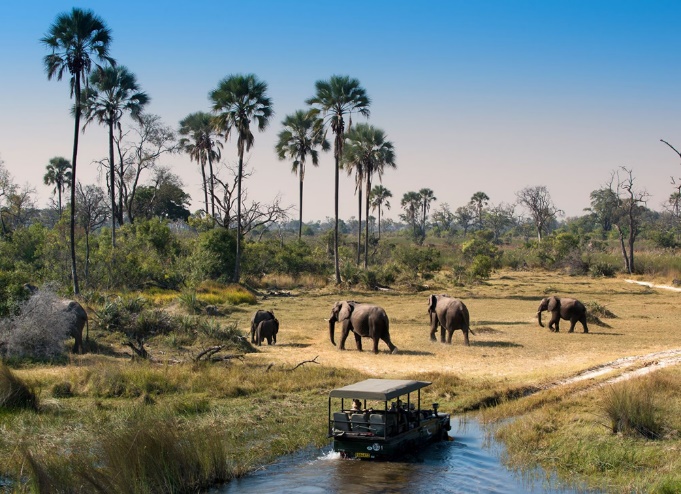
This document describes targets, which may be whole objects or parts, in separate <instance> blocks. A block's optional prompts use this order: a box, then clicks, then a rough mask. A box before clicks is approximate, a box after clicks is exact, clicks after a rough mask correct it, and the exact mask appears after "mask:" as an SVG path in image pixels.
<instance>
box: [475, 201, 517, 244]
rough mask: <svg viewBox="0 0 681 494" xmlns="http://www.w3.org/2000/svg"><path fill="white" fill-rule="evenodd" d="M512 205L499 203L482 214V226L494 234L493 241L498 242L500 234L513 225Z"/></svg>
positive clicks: (513, 208)
mask: <svg viewBox="0 0 681 494" xmlns="http://www.w3.org/2000/svg"><path fill="white" fill-rule="evenodd" d="M514 211H515V207H514V206H513V204H504V203H501V204H499V205H497V206H492V207H490V208H489V209H488V210H487V211H485V212H484V213H483V224H484V225H485V226H486V227H487V228H489V229H490V230H491V231H492V233H493V234H494V241H495V242H498V241H499V237H500V236H501V234H502V233H503V232H504V231H505V230H507V229H508V228H510V227H512V226H513V225H514V224H515V219H514V217H513V214H514Z"/></svg>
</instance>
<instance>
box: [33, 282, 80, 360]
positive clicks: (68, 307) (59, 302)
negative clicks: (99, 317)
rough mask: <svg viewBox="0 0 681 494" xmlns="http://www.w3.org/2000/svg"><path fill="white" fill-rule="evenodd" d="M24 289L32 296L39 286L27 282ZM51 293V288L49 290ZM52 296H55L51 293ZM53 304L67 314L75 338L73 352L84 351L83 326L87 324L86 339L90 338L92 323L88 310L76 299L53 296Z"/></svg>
mask: <svg viewBox="0 0 681 494" xmlns="http://www.w3.org/2000/svg"><path fill="white" fill-rule="evenodd" d="M24 289H25V290H27V291H28V292H29V293H30V294H31V296H32V297H34V296H37V295H38V293H39V292H38V287H37V286H35V285H31V284H30V283H26V284H25V285H24ZM47 293H49V290H48V292H47ZM51 297H55V296H54V295H51ZM51 304H52V306H53V307H54V310H57V311H60V312H62V313H63V314H64V315H66V320H67V324H68V333H69V336H71V337H72V338H73V339H74V343H73V348H72V350H71V351H72V352H73V353H83V328H84V327H86V325H87V332H86V333H85V340H86V341H89V339H90V334H89V333H90V324H89V323H88V316H87V312H86V311H85V309H84V308H83V306H82V305H80V304H79V303H78V302H76V301H75V300H68V299H63V298H56V297H55V298H53V299H52V300H51Z"/></svg>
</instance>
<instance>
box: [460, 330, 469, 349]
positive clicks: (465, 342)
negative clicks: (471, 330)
mask: <svg viewBox="0 0 681 494" xmlns="http://www.w3.org/2000/svg"><path fill="white" fill-rule="evenodd" d="M461 331H463V344H464V345H466V346H471V344H470V342H469V341H468V328H463V329H462V330H461Z"/></svg>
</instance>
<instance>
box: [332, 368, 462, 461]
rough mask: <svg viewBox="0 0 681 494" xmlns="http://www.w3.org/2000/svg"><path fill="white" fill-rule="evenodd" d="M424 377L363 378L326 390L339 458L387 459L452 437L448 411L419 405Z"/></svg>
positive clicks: (424, 382)
mask: <svg viewBox="0 0 681 494" xmlns="http://www.w3.org/2000/svg"><path fill="white" fill-rule="evenodd" d="M431 384H432V383H430V382H427V381H410V380H399V379H366V380H364V381H360V382H357V383H355V384H350V385H348V386H345V387H342V388H338V389H334V390H331V392H329V412H328V416H329V433H328V437H330V438H333V450H334V451H336V452H339V453H340V454H341V457H343V458H359V459H362V460H391V459H396V458H399V457H400V456H402V455H404V454H408V453H415V452H416V451H418V450H419V449H421V448H422V447H424V446H425V445H426V444H428V443H431V442H435V441H441V440H451V438H450V437H449V434H448V433H447V431H449V430H450V428H451V425H450V423H449V418H450V416H449V414H448V413H441V412H438V404H437V403H433V404H432V408H428V409H424V408H421V389H423V388H425V387H426V386H430V385H431Z"/></svg>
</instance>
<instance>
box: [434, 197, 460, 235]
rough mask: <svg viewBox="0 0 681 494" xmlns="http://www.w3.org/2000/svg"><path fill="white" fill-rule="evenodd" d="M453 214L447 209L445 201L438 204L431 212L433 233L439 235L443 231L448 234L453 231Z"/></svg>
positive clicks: (447, 205)
mask: <svg viewBox="0 0 681 494" xmlns="http://www.w3.org/2000/svg"><path fill="white" fill-rule="evenodd" d="M455 218H456V217H455V215H454V213H452V211H451V210H450V209H449V204H447V203H446V202H445V203H443V204H440V207H439V208H437V210H436V211H435V212H434V213H433V223H435V234H436V235H437V236H438V237H439V236H441V235H442V234H443V233H444V234H445V235H450V234H451V233H452V232H453V231H454V220H455Z"/></svg>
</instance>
